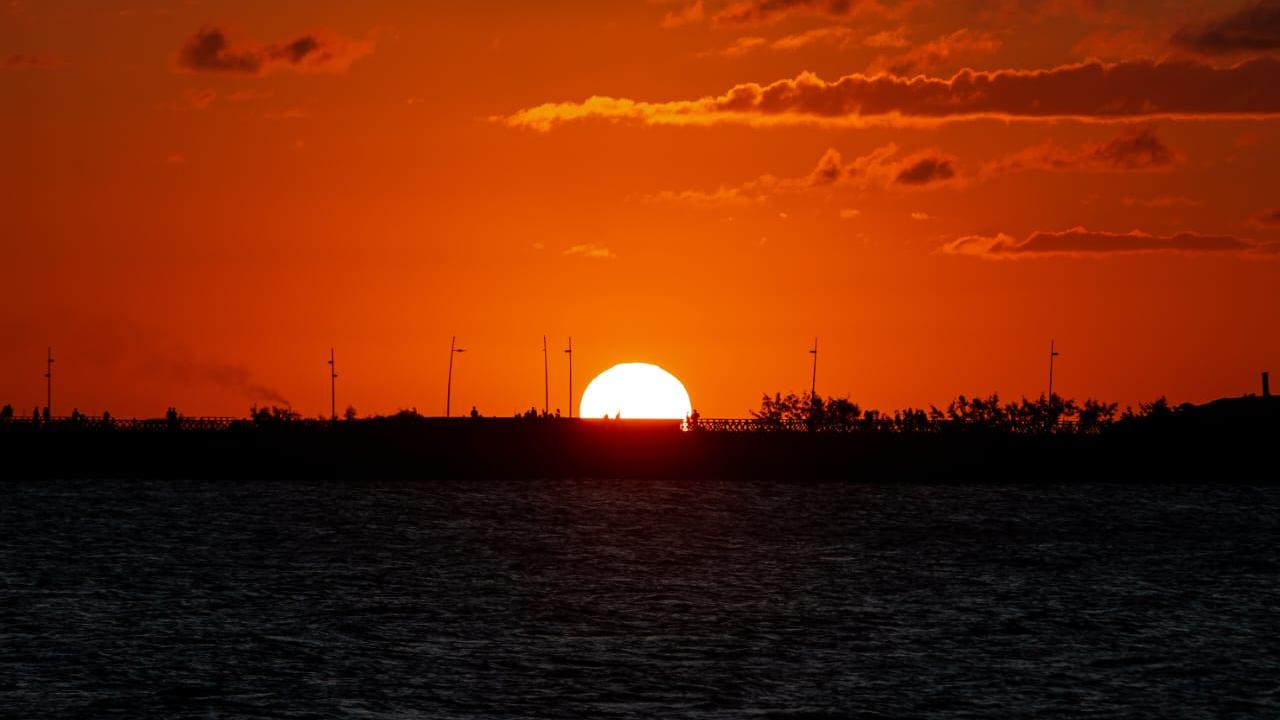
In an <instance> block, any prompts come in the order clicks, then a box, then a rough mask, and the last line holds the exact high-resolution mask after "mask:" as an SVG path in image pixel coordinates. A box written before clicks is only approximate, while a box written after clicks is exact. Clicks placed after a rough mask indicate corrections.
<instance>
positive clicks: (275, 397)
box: [151, 347, 290, 405]
mask: <svg viewBox="0 0 1280 720" xmlns="http://www.w3.org/2000/svg"><path fill="white" fill-rule="evenodd" d="M151 364H152V371H153V372H155V371H158V372H159V373H161V374H164V375H167V376H169V377H170V378H172V379H174V380H176V381H178V382H181V383H184V384H191V383H203V384H209V385H214V386H216V387H219V388H222V389H224V390H228V391H231V392H235V393H237V394H238V395H240V396H241V397H243V398H244V399H246V400H250V401H252V402H262V403H274V404H277V405H289V404H290V403H289V400H288V398H286V397H285V396H284V395H282V394H281V393H280V392H279V391H278V390H276V389H275V388H272V387H269V386H267V385H265V384H263V383H261V382H259V381H257V380H255V379H254V377H253V373H252V372H250V370H249V368H247V367H245V366H244V365H238V364H234V363H224V362H216V361H210V360H204V359H201V358H199V357H197V356H195V355H193V354H192V353H190V352H188V351H187V350H185V349H184V348H182V347H175V348H171V349H166V351H165V352H161V353H159V357H157V358H154V359H152V361H151Z"/></svg>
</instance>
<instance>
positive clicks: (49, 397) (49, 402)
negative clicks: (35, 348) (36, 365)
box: [44, 347, 53, 417]
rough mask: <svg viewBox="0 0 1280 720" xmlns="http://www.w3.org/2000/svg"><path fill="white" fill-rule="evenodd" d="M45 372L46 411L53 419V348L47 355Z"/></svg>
mask: <svg viewBox="0 0 1280 720" xmlns="http://www.w3.org/2000/svg"><path fill="white" fill-rule="evenodd" d="M44 367H45V370H44V409H45V412H47V413H49V417H53V348H52V347H50V348H49V350H48V353H47V354H46V355H45V366H44Z"/></svg>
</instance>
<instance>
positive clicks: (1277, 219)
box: [1253, 208, 1280, 227]
mask: <svg viewBox="0 0 1280 720" xmlns="http://www.w3.org/2000/svg"><path fill="white" fill-rule="evenodd" d="M1253 222H1254V223H1256V224H1258V225H1262V226H1264V227H1280V208H1278V209H1275V210H1266V211H1264V212H1260V213H1258V214H1257V215H1254V216H1253Z"/></svg>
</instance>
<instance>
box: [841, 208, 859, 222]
mask: <svg viewBox="0 0 1280 720" xmlns="http://www.w3.org/2000/svg"><path fill="white" fill-rule="evenodd" d="M861 214H862V211H861V210H857V209H854V208H845V209H843V210H841V211H840V219H841V220H852V219H854V218H856V217H858V216H859V215H861Z"/></svg>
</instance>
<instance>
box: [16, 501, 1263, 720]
mask: <svg viewBox="0 0 1280 720" xmlns="http://www.w3.org/2000/svg"><path fill="white" fill-rule="evenodd" d="M1278 551H1280V491H1278V490H1276V489H1265V488H1245V487H1189V486H1184V487H1136V486H1134V487H1128V486H1115V485H1096V486H1069V487H1068V486H1055V487H1050V488H1040V489H1035V488H1025V487H955V486H919V485H915V486H899V487H894V486H876V485H858V484H786V483H738V484H735V483H724V482H657V483H655V482H636V481H627V482H606V481H541V482H520V483H513V482H494V483H488V484H461V483H458V484H433V485H414V484H389V483H388V484H382V483H354V482H324V483H321V482H317V483H284V482H281V483H271V484H259V485H247V484H233V483H222V484H217V483H190V482H49V483H29V484H23V483H16V484H9V485H5V486H0V716H3V717H15V718H19V717H23V718H25V717H66V716H83V717H105V716H118V717H129V718H136V717H229V716H246V717H248V716H252V717H280V718H300V717H423V718H448V717H525V716H533V717H593V718H607V717H698V718H702V717H715V718H755V717H785V718H790V717H795V718H799V717H805V718H810V717H851V716H852V717H921V716H954V717H978V716H981V717H1001V718H1004V717H1015V716H1029V715H1040V716H1071V717H1087V716H1097V717H1115V716H1127V717H1143V716H1145V717H1152V718H1169V717H1222V716H1256V717H1280V566H1278V565H1277V552H1278Z"/></svg>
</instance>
